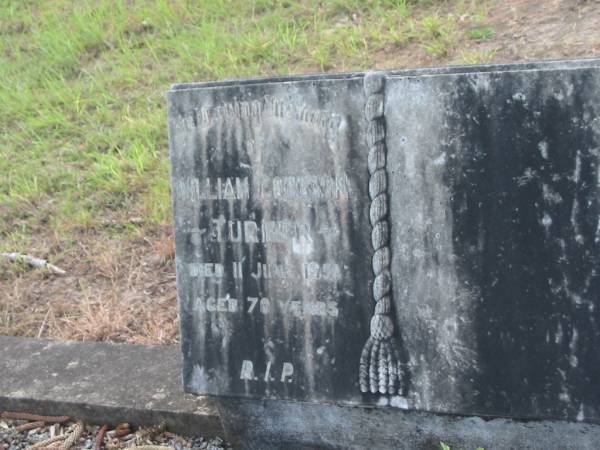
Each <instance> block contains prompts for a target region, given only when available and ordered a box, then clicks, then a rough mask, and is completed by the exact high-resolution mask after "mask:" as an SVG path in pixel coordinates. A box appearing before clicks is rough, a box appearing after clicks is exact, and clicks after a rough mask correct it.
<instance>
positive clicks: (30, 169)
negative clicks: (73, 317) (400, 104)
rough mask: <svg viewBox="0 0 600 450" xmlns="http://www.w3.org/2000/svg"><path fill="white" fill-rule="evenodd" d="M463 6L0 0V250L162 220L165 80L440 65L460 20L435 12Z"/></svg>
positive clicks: (345, 0)
mask: <svg viewBox="0 0 600 450" xmlns="http://www.w3.org/2000/svg"><path fill="white" fill-rule="evenodd" d="M472 3H473V2H463V1H445V2H444V1H434V0H430V1H421V2H419V1H409V0H371V1H364V0H330V1H316V0H313V1H299V2H296V1H285V0H281V1H265V0H257V1H245V0H236V1H216V0H212V1H210V0H204V1H196V2H183V1H166V0H154V1H113V0H94V1H77V2H71V1H58V0H54V1H50V0H48V1H26V0H14V1H7V0H4V1H0V37H1V39H0V79H1V80H2V83H1V85H0V250H2V249H4V248H6V249H11V250H12V249H18V250H24V248H26V247H27V245H28V243H29V241H30V239H31V238H32V236H33V235H34V234H36V233H40V232H50V233H54V235H56V236H59V237H61V238H67V239H68V238H69V236H70V233H72V232H74V230H80V229H94V228H95V227H97V226H98V224H100V223H102V221H103V220H105V218H106V217H107V216H108V217H117V218H126V217H131V216H143V217H144V219H145V220H146V221H147V222H148V223H150V224H152V223H154V224H160V223H165V222H168V221H169V219H170V216H171V211H170V192H169V164H168V146H167V129H166V110H165V98H164V93H165V91H166V90H167V89H168V88H169V86H170V85H171V84H172V83H175V82H184V81H198V80H208V79H223V78H237V77H250V76H257V75H269V74H292V73H305V72H315V71H326V70H357V69H365V68H369V67H372V66H374V65H376V64H379V62H378V60H377V57H378V55H381V54H384V55H389V54H392V55H393V53H394V52H395V51H397V50H400V49H402V48H404V47H405V46H407V45H413V44H414V45H418V46H419V48H420V49H421V50H420V51H421V52H422V53H423V55H424V56H429V57H433V58H438V57H444V56H446V55H448V53H449V52H450V51H451V50H452V49H453V46H454V45H456V41H457V27H458V25H457V21H456V18H455V17H456V16H448V15H443V14H439V11H440V8H442V7H443V8H445V9H450V10H454V9H456V10H457V11H460V10H464V9H465V8H469V5H470V4H472ZM480 3H481V2H480ZM478 8H479V9H478V11H479V10H480V9H481V8H480V7H479V6H478ZM481 30H485V29H481ZM469 33H470V34H469V39H472V40H478V39H480V38H478V37H477V36H476V35H475V34H473V33H475V31H474V29H473V30H471V31H470V32H469ZM481 33H483V34H482V35H481V36H482V37H481V39H483V38H484V36H487V34H485V33H484V32H483V31H481ZM391 61H393V59H391ZM381 65H382V64H379V66H381Z"/></svg>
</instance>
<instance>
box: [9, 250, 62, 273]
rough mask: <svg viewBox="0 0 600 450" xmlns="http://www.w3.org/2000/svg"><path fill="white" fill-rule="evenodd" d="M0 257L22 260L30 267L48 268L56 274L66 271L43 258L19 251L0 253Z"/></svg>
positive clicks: (15, 260) (13, 260) (12, 260)
mask: <svg viewBox="0 0 600 450" xmlns="http://www.w3.org/2000/svg"><path fill="white" fill-rule="evenodd" d="M0 258H5V259H8V260H9V261H11V262H17V261H20V262H24V263H26V264H29V265H30V266H32V267H35V268H36V269H48V270H49V271H50V272H52V273H54V274H56V275H65V274H66V273H67V272H65V271H64V270H63V269H61V268H60V267H56V266H55V265H53V264H50V263H49V262H48V261H46V260H45V259H41V258H36V257H34V256H31V255H23V254H21V253H0Z"/></svg>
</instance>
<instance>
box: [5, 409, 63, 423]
mask: <svg viewBox="0 0 600 450" xmlns="http://www.w3.org/2000/svg"><path fill="white" fill-rule="evenodd" d="M0 417H2V418H3V419H12V420H32V421H35V422H45V423H63V422H66V421H67V420H69V417H68V416H40V415H39V414H30V413H20V412H11V411H6V412H3V413H2V414H0Z"/></svg>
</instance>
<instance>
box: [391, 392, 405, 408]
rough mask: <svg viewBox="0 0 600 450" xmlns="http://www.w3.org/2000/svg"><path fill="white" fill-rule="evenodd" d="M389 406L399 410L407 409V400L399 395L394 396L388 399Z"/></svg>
mask: <svg viewBox="0 0 600 450" xmlns="http://www.w3.org/2000/svg"><path fill="white" fill-rule="evenodd" d="M390 406H393V407H394V408H400V409H408V400H407V399H406V398H405V397H402V396H401V395H395V396H393V397H392V398H391V399H390Z"/></svg>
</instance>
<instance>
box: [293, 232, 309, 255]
mask: <svg viewBox="0 0 600 450" xmlns="http://www.w3.org/2000/svg"><path fill="white" fill-rule="evenodd" d="M313 251H314V247H313V240H312V239H311V238H310V237H306V236H300V237H299V238H293V239H292V252H294V253H295V254H296V255H305V256H306V255H310V254H311V253H312V252H313Z"/></svg>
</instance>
